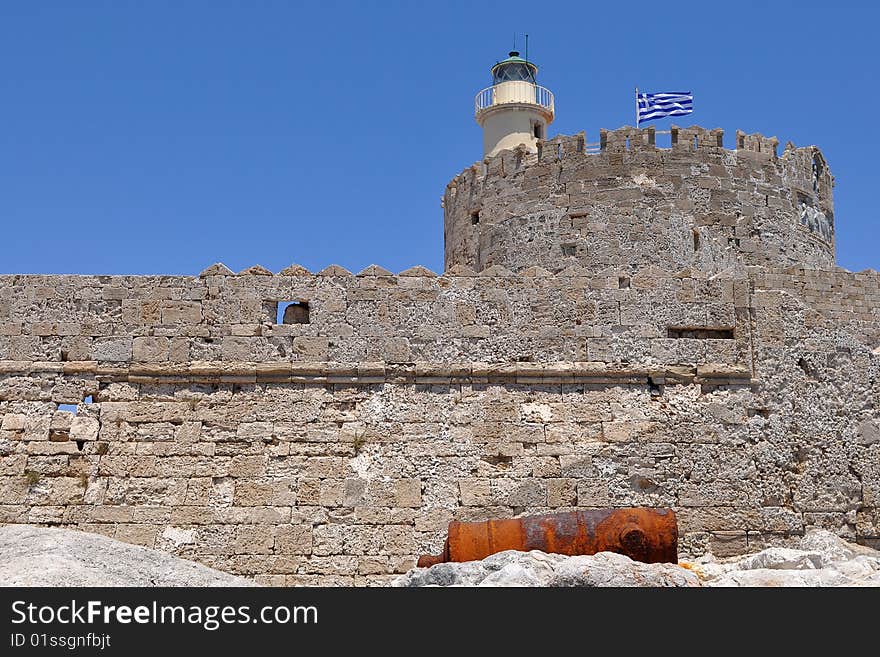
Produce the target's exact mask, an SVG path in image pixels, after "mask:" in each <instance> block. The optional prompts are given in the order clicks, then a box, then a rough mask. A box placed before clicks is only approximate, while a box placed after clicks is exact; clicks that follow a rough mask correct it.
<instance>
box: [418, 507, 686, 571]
mask: <svg viewBox="0 0 880 657" xmlns="http://www.w3.org/2000/svg"><path fill="white" fill-rule="evenodd" d="M504 550H523V551H528V550H541V551H542V552H554V553H557V554H567V555H575V554H595V553H597V552H617V553H619V554H625V555H626V556H628V557H630V558H631V559H635V560H636V561H644V562H645V563H661V562H667V563H677V562H678V523H677V522H676V519H675V512H674V511H672V509H635V508H629V509H591V510H586V511H570V512H568V513H548V514H544V515H537V516H526V517H524V518H512V519H504V520H488V521H486V522H450V523H449V536H448V537H447V539H446V544H445V546H444V548H443V552H442V553H441V554H439V555H437V556H431V555H424V556H422V557H420V558H419V564H418V565H419V566H421V567H427V566H433V565H434V564H436V563H444V562H447V561H477V560H479V559H485V558H486V557H488V556H489V555H490V554H495V553H496V552H502V551H504Z"/></svg>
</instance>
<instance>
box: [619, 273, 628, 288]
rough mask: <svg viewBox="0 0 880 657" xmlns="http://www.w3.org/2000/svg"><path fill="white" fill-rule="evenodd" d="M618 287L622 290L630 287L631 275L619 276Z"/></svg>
mask: <svg viewBox="0 0 880 657" xmlns="http://www.w3.org/2000/svg"><path fill="white" fill-rule="evenodd" d="M617 287H618V288H619V289H621V290H625V289H627V288H629V276H618V277H617Z"/></svg>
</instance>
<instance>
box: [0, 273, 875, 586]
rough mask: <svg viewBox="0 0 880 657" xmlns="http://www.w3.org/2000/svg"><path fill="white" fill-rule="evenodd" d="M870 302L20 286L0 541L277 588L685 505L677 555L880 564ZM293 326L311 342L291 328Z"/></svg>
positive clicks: (560, 280)
mask: <svg viewBox="0 0 880 657" xmlns="http://www.w3.org/2000/svg"><path fill="white" fill-rule="evenodd" d="M826 286H831V290H825V287H826ZM823 292H829V293H828V294H823ZM878 295H880V280H878V276H877V274H876V273H872V272H866V273H862V274H850V273H848V272H843V271H833V272H824V273H819V272H812V271H807V270H798V269H795V270H773V271H770V270H763V269H753V270H751V271H749V272H741V273H740V274H736V275H728V276H726V277H725V276H715V277H713V278H708V277H707V276H706V275H704V274H703V275H701V274H697V273H694V274H689V273H686V272H681V273H679V274H677V275H674V274H670V273H668V272H664V271H662V270H659V269H656V268H646V269H644V270H641V271H636V272H631V271H629V270H627V269H620V270H617V269H609V270H606V271H604V272H602V273H599V274H596V273H591V272H589V271H587V270H586V269H585V268H583V269H580V268H577V267H570V268H568V269H567V270H566V271H564V272H561V273H560V274H557V275H550V274H549V273H548V272H547V271H544V270H541V269H539V268H531V269H529V270H526V271H524V272H523V274H522V275H520V276H512V275H511V273H510V272H509V271H507V270H504V269H502V268H500V267H492V268H490V269H487V270H485V271H483V272H480V273H479V274H477V273H474V272H468V271H467V270H466V269H465V268H463V267H458V268H456V269H455V271H453V272H450V273H447V274H446V275H444V276H435V275H433V274H431V273H430V272H428V271H427V270H424V269H422V268H414V269H412V270H408V271H407V272H403V273H401V274H400V275H397V276H392V275H390V274H389V273H388V272H386V271H384V270H382V269H381V268H377V267H371V268H368V269H367V270H365V271H364V272H362V273H361V274H359V275H357V276H354V275H351V274H350V273H348V272H346V271H345V270H342V269H341V268H337V267H330V268H328V269H327V270H325V271H324V272H321V273H319V274H317V275H313V274H310V273H308V272H306V271H305V270H303V269H302V268H299V267H296V266H293V267H290V268H288V269H287V270H285V271H284V272H282V274H281V275H274V276H273V275H271V274H270V273H269V272H266V271H265V270H262V269H261V268H252V269H251V270H248V271H247V272H244V273H243V274H242V275H234V274H232V272H229V271H228V270H226V269H225V268H223V267H219V266H215V267H212V268H210V269H209V270H206V272H205V275H204V276H202V277H199V278H192V277H64V276H4V277H0V522H4V523H23V522H28V523H37V524H47V525H62V526H70V527H77V528H80V529H84V530H89V531H97V532H101V533H105V534H108V535H111V536H115V537H117V538H119V539H122V540H125V541H129V542H133V543H139V544H144V545H149V546H153V547H158V548H160V549H163V550H167V551H169V552H173V553H175V554H179V555H181V556H185V557H188V558H192V559H195V560H197V561H200V562H203V563H206V564H208V565H212V566H215V567H219V568H222V569H224V570H228V571H230V572H235V573H241V574H245V575H249V576H254V577H256V578H257V579H258V580H259V581H261V582H264V583H271V584H286V585H291V584H332V583H349V584H370V583H380V582H382V581H384V580H385V579H387V578H388V577H390V576H391V575H392V574H393V573H396V572H402V571H405V570H406V569H408V568H409V567H411V566H412V565H413V563H414V560H415V558H416V557H417V555H418V554H420V553H423V552H436V551H437V550H438V549H439V548H440V546H441V545H442V540H443V537H444V535H445V527H446V523H447V522H448V521H449V520H450V519H453V518H455V519H473V520H483V519H486V518H489V517H498V516H509V515H513V514H519V513H524V512H537V511H546V510H564V509H569V508H572V507H575V506H577V507H600V506H607V505H611V506H620V505H628V504H634V505H649V506H654V505H663V506H666V505H669V506H672V507H674V508H675V509H676V511H677V512H678V514H679V522H680V530H681V543H682V548H683V551H684V552H685V553H687V552H696V551H700V550H703V549H706V548H711V549H712V550H714V551H715V552H717V553H719V554H728V553H735V552H742V551H745V550H746V549H754V548H755V547H756V546H760V545H765V544H784V543H786V542H787V541H789V540H791V537H793V536H796V535H798V534H800V533H802V532H803V531H804V529H805V528H806V527H808V526H823V527H828V528H831V529H833V530H834V531H837V532H839V533H841V534H843V535H845V536H848V537H849V538H852V539H857V540H860V541H862V542H866V543H872V542H873V543H875V544H876V543H877V542H878V541H880V512H878V499H880V465H878V464H880V414H878V410H877V409H878V405H880V383H878V382H880V352H878V347H880V342H878V335H877V332H876V330H865V327H869V326H871V325H873V326H876V325H877V321H876V319H878V318H877V313H878V310H877V308H878V306H877V304H876V299H877V297H878ZM292 300H298V301H300V302H307V304H308V315H309V317H308V319H309V322H308V323H307V324H278V323H277V311H276V304H277V303H278V302H285V301H292ZM87 398H88V399H87ZM70 403H77V404H78V407H77V412H76V414H73V413H70V412H67V411H64V410H59V409H58V405H59V404H70Z"/></svg>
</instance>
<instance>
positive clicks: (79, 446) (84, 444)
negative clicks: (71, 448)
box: [76, 440, 86, 451]
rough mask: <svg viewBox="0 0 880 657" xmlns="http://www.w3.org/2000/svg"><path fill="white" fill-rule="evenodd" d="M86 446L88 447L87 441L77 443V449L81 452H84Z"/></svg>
mask: <svg viewBox="0 0 880 657" xmlns="http://www.w3.org/2000/svg"><path fill="white" fill-rule="evenodd" d="M85 446H86V441H85V440H77V441H76V448H77V449H78V450H79V451H82V450H83V447H85Z"/></svg>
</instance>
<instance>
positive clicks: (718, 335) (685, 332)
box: [666, 326, 733, 340]
mask: <svg viewBox="0 0 880 657" xmlns="http://www.w3.org/2000/svg"><path fill="white" fill-rule="evenodd" d="M666 337H668V338H694V339H697V340H733V329H732V328H727V327H714V326H670V327H668V328H667V329H666Z"/></svg>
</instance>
